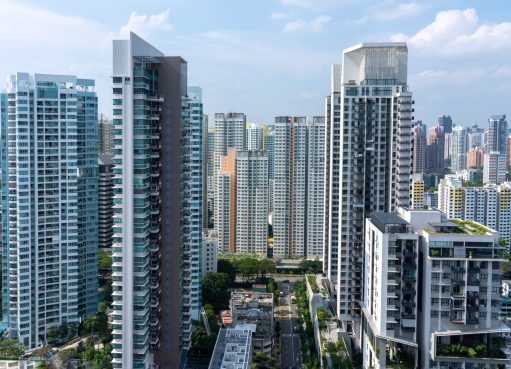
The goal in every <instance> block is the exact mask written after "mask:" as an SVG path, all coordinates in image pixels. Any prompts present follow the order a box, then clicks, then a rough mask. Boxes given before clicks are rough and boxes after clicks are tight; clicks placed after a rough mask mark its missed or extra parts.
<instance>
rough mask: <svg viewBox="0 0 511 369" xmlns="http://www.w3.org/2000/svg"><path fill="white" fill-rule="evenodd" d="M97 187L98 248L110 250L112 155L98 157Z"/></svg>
mask: <svg viewBox="0 0 511 369" xmlns="http://www.w3.org/2000/svg"><path fill="white" fill-rule="evenodd" d="M98 167H99V185H98V232H99V240H98V246H99V247H101V248H105V249H110V248H111V247H112V242H113V229H112V227H113V225H114V222H113V216H114V210H113V207H114V201H113V199H114V191H113V189H114V182H113V178H114V172H113V168H114V162H113V161H112V154H109V153H106V152H102V153H100V154H99V157H98Z"/></svg>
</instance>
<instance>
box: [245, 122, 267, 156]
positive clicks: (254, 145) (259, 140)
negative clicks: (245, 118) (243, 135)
mask: <svg viewBox="0 0 511 369" xmlns="http://www.w3.org/2000/svg"><path fill="white" fill-rule="evenodd" d="M246 143H247V147H246V148H247V150H262V149H263V127H261V126H258V125H257V124H254V123H251V124H248V125H247V139H246Z"/></svg>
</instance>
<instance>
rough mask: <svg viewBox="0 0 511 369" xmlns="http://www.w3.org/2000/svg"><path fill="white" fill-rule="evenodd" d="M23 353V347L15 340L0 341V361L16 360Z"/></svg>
mask: <svg viewBox="0 0 511 369" xmlns="http://www.w3.org/2000/svg"><path fill="white" fill-rule="evenodd" d="M24 352H25V345H23V344H22V343H21V342H19V341H17V340H9V339H5V340H0V359H1V360H18V359H19V357H20V356H21V355H23V353H24Z"/></svg>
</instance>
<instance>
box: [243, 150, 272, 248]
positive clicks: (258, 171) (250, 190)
mask: <svg viewBox="0 0 511 369" xmlns="http://www.w3.org/2000/svg"><path fill="white" fill-rule="evenodd" d="M268 194H269V191H268V153H267V152H266V151H264V150H240V151H237V152H236V194H235V196H236V208H235V209H236V210H235V211H236V252H237V253H250V254H256V255H259V256H264V257H266V254H267V246H268Z"/></svg>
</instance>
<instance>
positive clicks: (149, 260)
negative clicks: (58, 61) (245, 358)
mask: <svg viewBox="0 0 511 369" xmlns="http://www.w3.org/2000/svg"><path fill="white" fill-rule="evenodd" d="M113 51H114V52H113V105H114V111H113V115H114V116H113V126H114V127H113V128H114V137H113V145H114V146H113V148H112V152H113V154H114V159H113V161H114V164H115V176H114V224H115V226H114V244H113V247H112V251H113V257H114V264H113V281H114V282H113V295H114V302H113V306H112V308H113V310H114V313H113V316H112V318H113V322H112V324H113V341H112V345H113V357H114V359H113V363H112V364H113V367H114V368H124V369H128V368H129V369H131V368H147V367H149V366H150V365H152V364H153V363H155V364H157V365H159V368H161V369H166V368H180V367H182V366H183V363H184V359H185V353H186V349H187V348H188V345H189V340H190V334H191V320H192V319H197V318H198V309H199V306H200V286H199V283H200V282H199V280H200V275H199V273H200V261H199V260H194V259H195V257H197V259H200V247H201V231H202V216H201V211H202V206H201V197H202V191H201V185H202V179H201V165H202V153H201V148H200V146H201V142H202V124H203V122H202V119H194V118H192V116H191V111H190V110H191V109H190V98H189V97H187V78H186V76H187V64H186V61H184V60H183V59H182V58H181V57H168V56H164V54H163V53H162V52H160V51H159V50H157V49H156V48H154V47H153V46H152V45H150V44H148V43H147V42H146V41H144V40H142V39H141V38H140V37H138V36H137V35H135V34H133V33H131V34H130V37H129V39H128V40H114V42H113Z"/></svg>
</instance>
